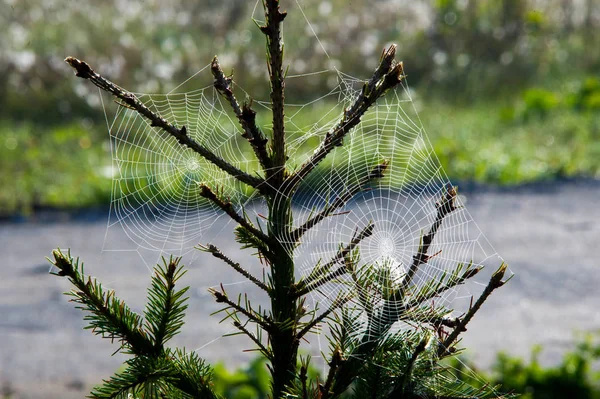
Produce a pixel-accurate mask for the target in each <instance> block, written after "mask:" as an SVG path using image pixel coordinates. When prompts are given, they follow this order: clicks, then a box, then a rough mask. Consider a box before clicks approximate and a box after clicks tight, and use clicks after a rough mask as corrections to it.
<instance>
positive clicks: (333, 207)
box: [291, 160, 389, 242]
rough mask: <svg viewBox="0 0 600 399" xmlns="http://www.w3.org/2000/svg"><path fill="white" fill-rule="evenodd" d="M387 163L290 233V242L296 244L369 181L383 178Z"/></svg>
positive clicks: (382, 164)
mask: <svg viewBox="0 0 600 399" xmlns="http://www.w3.org/2000/svg"><path fill="white" fill-rule="evenodd" d="M388 164H389V162H388V161H387V160H386V161H384V162H383V163H381V164H379V165H377V166H375V167H374V168H373V169H371V171H370V172H369V174H368V175H367V176H365V177H363V178H362V179H360V180H359V181H358V182H357V183H356V184H355V185H353V186H352V187H350V188H348V189H347V190H346V191H345V192H344V193H343V194H342V195H340V196H339V197H337V198H336V199H335V200H334V201H333V202H332V203H331V204H328V205H327V206H326V207H325V208H324V209H323V210H322V211H321V212H319V213H317V214H316V215H315V216H313V217H312V218H310V219H308V220H307V221H306V222H304V224H303V225H302V226H300V227H298V228H297V229H296V230H294V231H292V234H291V242H297V241H298V240H299V239H300V238H301V237H302V235H303V234H304V233H305V232H307V231H308V230H310V229H311V228H313V227H314V226H315V225H317V224H318V223H319V222H321V221H322V220H323V219H325V218H326V217H328V216H331V215H332V214H333V213H334V212H335V211H336V210H338V209H340V208H341V207H343V206H344V205H345V204H346V202H348V201H349V200H350V199H351V198H352V197H354V196H355V195H356V194H357V193H358V192H360V191H362V190H363V189H364V188H365V186H366V185H367V184H369V182H371V180H374V179H379V178H382V177H383V172H384V171H385V170H386V169H387V166H388Z"/></svg>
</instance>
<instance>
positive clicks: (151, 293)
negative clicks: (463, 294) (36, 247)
mask: <svg viewBox="0 0 600 399" xmlns="http://www.w3.org/2000/svg"><path fill="white" fill-rule="evenodd" d="M263 5H264V13H265V24H264V25H263V26H260V27H259V29H260V31H261V32H262V33H263V34H264V35H265V37H266V43H267V64H268V72H269V78H270V97H271V98H270V99H271V105H272V107H271V109H272V133H271V134H270V136H269V137H267V136H266V135H265V134H264V133H263V131H262V130H261V128H260V127H259V126H258V125H257V123H256V119H255V116H256V113H255V111H254V110H253V109H252V106H251V102H246V103H244V104H242V105H240V103H239V102H238V100H237V98H236V96H235V95H234V92H233V89H232V86H233V82H232V78H231V77H230V76H226V75H225V74H224V73H223V70H222V68H221V66H220V64H219V60H218V59H217V58H216V57H215V58H214V59H213V61H212V65H211V67H212V74H213V76H214V87H215V88H216V90H218V92H219V93H220V94H221V95H222V96H223V97H224V98H225V99H226V100H227V102H228V103H229V105H230V106H231V108H232V110H233V112H234V113H235V115H236V116H237V119H238V121H239V124H240V128H241V130H242V136H243V137H244V138H245V139H247V141H248V143H249V145H250V146H251V147H252V149H253V151H254V154H255V155H256V158H257V159H258V161H259V163H260V165H261V169H262V171H260V173H252V174H249V173H246V172H244V171H242V170H240V169H238V168H237V167H236V166H234V165H233V164H231V163H229V162H228V161H227V160H226V159H223V158H222V157H220V156H218V155H216V154H215V153H213V152H212V151H211V150H210V149H209V148H207V147H206V146H205V145H203V143H201V142H198V141H195V140H194V139H193V138H191V137H190V136H189V135H188V134H187V132H186V127H185V126H175V125H173V124H171V123H170V122H168V121H167V120H166V119H164V118H163V117H161V115H158V114H157V113H155V112H153V111H152V110H150V109H149V108H147V107H146V106H145V105H144V104H143V103H142V102H140V101H139V100H138V99H137V98H136V96H135V95H134V94H133V93H130V92H128V91H126V90H124V89H122V88H121V87H119V86H117V85H115V84H113V83H112V82H110V81H109V80H107V79H106V78H104V77H103V76H101V75H100V74H98V73H97V72H95V71H94V70H93V69H92V68H91V67H90V66H89V65H88V64H87V63H86V62H83V61H80V60H78V59H76V58H73V57H68V58H67V59H66V62H67V63H68V64H69V65H70V66H71V67H72V68H73V69H74V70H75V72H76V75H77V76H78V77H80V78H82V79H86V80H89V81H90V82H91V83H93V84H94V85H96V86H97V87H99V88H100V89H102V90H104V91H106V92H108V93H111V94H112V95H113V96H115V97H116V98H117V101H118V103H119V105H121V106H123V107H126V108H129V109H132V110H135V111H136V112H138V113H139V114H140V115H142V116H143V117H145V118H147V119H148V120H149V122H150V123H151V126H154V127H155V128H157V129H162V130H163V131H165V132H167V133H168V134H170V135H171V136H173V137H174V138H175V139H176V140H177V141H178V142H179V143H180V144H181V149H182V150H184V149H185V147H188V148H189V149H191V150H193V151H195V152H196V153H197V154H198V155H199V156H201V157H203V158H205V159H206V160H207V161H209V162H211V163H213V164H214V165H215V166H216V167H218V168H220V169H221V170H223V171H224V172H226V173H228V174H229V175H231V176H233V177H234V178H235V179H237V180H238V181H239V182H241V183H243V184H245V185H248V186H250V187H251V188H252V189H254V190H256V192H257V194H258V195H259V196H260V197H261V198H262V199H264V201H265V202H266V204H267V206H268V214H267V215H266V219H267V224H266V229H264V228H261V226H260V225H258V224H255V223H253V222H252V221H250V220H249V218H247V217H246V215H245V214H244V213H242V214H240V213H238V212H237V211H236V209H235V208H234V206H233V204H232V203H231V202H230V201H229V200H228V199H227V198H223V197H222V196H221V194H220V193H219V190H217V189H216V188H211V187H209V186H208V185H206V184H202V185H201V189H200V194H201V195H202V196H203V197H204V198H206V199H207V200H208V201H211V202H212V203H214V204H215V205H216V206H217V207H218V208H220V209H221V210H222V211H223V212H224V213H226V214H227V215H228V216H229V217H231V218H232V219H233V220H234V221H235V222H236V223H237V228H236V240H237V241H238V242H239V244H240V246H241V247H243V248H253V249H255V250H256V252H257V253H258V255H259V256H260V257H261V258H262V259H263V260H264V261H265V262H266V264H267V265H268V275H267V278H266V280H262V279H259V278H257V277H255V276H253V275H251V274H250V273H249V272H248V271H247V270H246V269H245V268H244V267H243V266H242V265H240V264H238V263H236V262H234V261H232V260H231V259H230V258H229V257H228V256H227V255H225V254H224V253H222V252H221V250H220V249H219V248H217V247H216V246H214V245H207V246H205V247H202V248H201V249H202V250H204V251H206V252H207V253H208V254H210V255H212V256H214V257H216V258H218V259H220V260H222V261H223V262H225V263H226V264H228V265H229V266H231V267H232V268H233V269H234V270H235V271H237V272H238V273H240V274H241V275H243V276H244V277H245V278H247V279H248V280H250V281H251V282H252V283H254V284H255V285H256V286H258V287H259V288H260V289H261V290H262V291H264V294H265V295H268V297H269V298H270V301H271V308H270V309H268V310H262V309H254V308H253V307H252V306H251V304H250V303H249V302H248V301H241V300H237V299H232V298H231V297H230V296H229V295H228V294H227V293H226V292H225V291H224V290H223V289H221V290H212V294H213V296H214V299H215V300H216V301H217V302H218V303H221V304H223V306H224V310H225V311H226V312H227V315H228V318H229V319H230V320H231V321H232V322H233V325H234V326H235V327H236V328H237V329H239V331H240V332H241V333H243V334H245V335H247V336H248V338H249V339H250V340H251V341H252V342H253V345H255V346H256V349H257V350H258V351H260V353H261V354H262V355H263V356H265V357H266V359H267V360H268V367H269V370H270V373H271V377H272V384H271V393H270V397H271V398H287V397H289V398H302V399H308V398H321V399H330V398H339V397H341V396H343V395H344V396H345V397H356V398H363V397H369V398H422V397H431V398H484V397H495V398H497V397H504V396H502V395H499V394H497V393H496V390H495V389H493V388H492V387H488V386H486V387H484V388H478V389H475V388H472V387H470V386H468V385H466V384H463V383H462V382H461V381H459V380H457V379H456V378H455V377H454V376H453V375H452V374H451V373H449V372H448V371H447V370H446V369H445V368H444V367H443V365H442V364H440V362H441V361H442V360H443V359H444V358H446V357H450V356H456V354H457V353H458V352H457V350H456V349H455V345H456V343H457V339H458V337H459V335H460V334H461V333H462V332H463V331H465V330H466V328H465V327H466V325H467V323H469V321H470V320H471V319H472V317H473V315H474V314H475V313H476V312H477V311H478V310H479V308H480V307H481V305H482V304H483V302H484V301H485V300H486V299H487V297H488V296H489V295H490V294H491V293H492V291H494V290H495V289H496V288H499V287H501V286H502V285H503V284H504V283H505V281H504V280H503V278H504V273H505V270H506V265H504V264H502V265H501V266H500V268H499V269H498V270H497V271H496V272H495V273H494V274H493V275H492V277H491V279H490V281H489V283H488V285H487V287H486V288H485V290H484V291H483V293H482V294H481V296H480V297H479V299H477V300H476V301H475V302H474V303H473V304H472V306H471V307H470V309H469V310H468V311H467V312H466V313H465V314H464V315H463V316H462V317H458V318H450V317H449V316H448V315H449V314H450V313H451V310H450V309H447V308H444V307H443V306H431V301H432V299H433V298H436V297H438V296H439V295H441V294H443V293H444V292H445V291H447V290H450V289H452V288H453V287H456V286H457V285H460V284H463V283H464V282H465V281H466V280H467V279H469V278H472V277H473V276H475V275H476V274H477V273H478V272H479V271H480V270H481V267H475V266H472V265H463V264H459V265H458V266H457V268H456V269H455V270H454V271H453V272H451V273H447V274H445V275H444V276H442V277H440V278H438V279H435V280H433V281H431V282H429V283H428V284H426V285H425V286H424V287H421V288H419V291H418V293H416V292H414V291H415V290H416V288H415V284H414V282H413V278H414V277H415V275H416V273H417V272H418V271H419V270H420V269H421V268H424V267H427V262H428V260H429V259H430V257H432V256H434V255H431V254H429V247H430V245H431V243H432V242H433V240H434V239H435V236H436V233H437V231H438V229H439V228H440V226H441V225H442V223H443V221H444V218H445V217H446V216H448V215H449V214H450V213H452V212H453V211H455V210H456V209H457V207H456V206H455V199H456V195H457V193H456V189H455V188H454V187H450V186H449V187H445V188H444V189H443V193H444V194H443V196H442V198H440V199H439V201H438V202H437V203H436V210H437V211H436V212H437V213H436V217H435V221H434V222H433V224H432V225H431V227H430V228H429V230H428V231H426V232H425V234H424V235H423V236H422V237H420V238H419V237H417V239H420V244H419V247H418V251H417V253H415V254H414V256H413V259H412V264H411V265H409V267H408V269H407V272H406V273H405V275H404V276H403V277H402V279H401V281H400V282H395V280H393V279H391V278H389V276H388V278H387V280H386V283H385V284H382V283H381V280H382V278H383V277H382V275H381V269H380V268H379V269H376V268H369V267H364V266H363V267H361V268H358V267H356V265H357V262H358V248H359V246H360V243H361V241H362V240H364V239H365V238H367V237H369V236H371V235H372V234H373V231H374V229H375V228H376V226H375V225H374V224H373V223H371V222H369V223H368V224H367V225H366V226H364V227H360V226H357V230H356V234H355V235H354V237H353V239H352V240H351V241H350V242H348V243H345V244H344V245H342V246H340V249H339V251H338V253H337V254H336V255H335V256H334V257H333V258H332V259H331V260H329V261H328V262H326V263H320V264H318V265H316V266H315V268H314V269H313V271H312V273H311V274H310V275H309V276H308V277H306V278H302V279H299V280H296V278H295V275H294V252H295V249H296V248H297V247H298V246H299V245H300V239H301V237H302V236H303V234H304V233H306V232H307V231H308V230H310V229H312V228H313V227H315V226H316V225H317V224H319V223H320V222H321V221H322V220H324V219H326V218H329V217H332V216H335V214H336V212H337V211H339V210H340V208H342V207H343V206H344V205H345V204H346V203H347V202H348V201H349V200H350V199H352V198H353V197H354V196H355V195H356V194H357V193H359V192H361V191H363V190H365V189H367V188H368V186H369V184H370V183H372V182H373V181H375V180H377V179H380V178H382V177H383V174H384V173H385V171H386V168H387V165H388V162H387V161H385V162H382V163H380V164H376V165H373V166H372V167H371V169H370V171H368V172H367V173H366V174H365V175H364V176H361V177H360V178H359V179H358V181H357V182H355V183H352V184H348V186H347V189H346V191H344V192H343V193H341V194H340V195H339V196H338V197H337V198H334V199H333V200H332V201H330V202H329V203H328V204H326V205H325V206H324V207H323V208H322V209H320V210H317V211H316V212H314V213H313V214H312V215H310V216H309V217H308V219H307V220H304V221H301V222H300V224H299V227H296V228H294V227H293V226H294V224H293V223H292V222H293V212H292V205H291V200H290V198H292V196H293V194H294V193H295V192H296V190H297V189H298V187H299V185H300V184H301V182H303V180H304V179H306V178H307V177H308V176H309V175H310V174H311V173H312V172H313V171H314V170H315V168H316V167H317V165H319V164H320V163H321V161H323V160H324V159H325V158H327V157H328V155H329V154H330V153H331V152H332V151H333V150H334V149H335V148H336V147H338V146H342V145H343V144H344V138H345V137H346V136H347V135H348V134H350V133H351V132H352V131H353V130H354V129H355V127H357V126H358V125H359V124H360V122H361V117H362V116H363V115H364V114H365V113H366V112H367V110H368V109H369V107H371V106H372V105H373V104H374V103H375V102H376V101H377V100H378V99H379V98H381V97H382V96H384V95H385V94H386V92H387V91H389V90H392V89H394V88H395V87H396V86H397V85H398V84H399V83H400V82H401V81H402V80H403V78H404V75H403V68H402V63H400V62H397V61H396V60H395V54H396V46H394V45H392V46H390V47H389V48H387V49H386V50H384V52H383V54H382V56H381V59H380V61H379V65H378V67H377V68H376V69H375V71H374V72H373V75H372V76H371V77H370V78H369V79H368V80H367V81H366V82H365V83H364V87H363V89H362V91H361V92H360V94H359V95H358V96H357V97H356V98H355V99H354V101H353V103H352V104H351V105H350V106H349V107H347V108H346V109H345V110H344V112H343V115H341V117H340V119H339V122H338V123H337V124H336V125H335V126H333V127H332V128H331V129H330V130H329V131H328V132H327V134H326V135H325V137H324V139H323V141H322V142H321V143H320V145H319V146H318V147H317V148H316V149H315V151H314V153H313V154H312V155H311V156H310V159H309V160H308V161H307V162H305V163H303V164H302V165H300V166H299V167H297V168H295V169H290V166H289V165H287V164H286V163H287V158H288V157H287V153H286V150H287V148H286V132H285V126H284V112H285V109H284V108H285V107H284V91H285V73H284V64H283V41H282V34H281V27H282V23H283V21H284V19H285V17H286V13H285V12H283V11H281V10H280V7H279V1H278V0H263ZM290 237H291V239H290ZM52 255H53V260H52V263H53V264H54V265H55V266H56V268H57V269H56V270H57V272H56V273H55V274H57V275H58V276H64V277H67V278H68V279H69V281H70V282H71V283H72V284H73V285H74V289H73V290H72V291H71V292H69V293H68V295H70V296H71V297H72V298H73V299H72V300H73V301H74V302H75V303H77V304H78V306H79V307H80V308H81V309H82V310H84V311H86V312H87V313H88V314H87V315H86V316H85V320H86V321H88V322H89V328H90V329H91V330H92V331H93V332H94V333H95V334H97V335H101V336H102V337H105V338H110V339H111V340H115V341H116V342H118V344H119V345H120V347H119V351H121V352H123V353H125V354H128V355H130V356H131V358H130V359H129V360H128V361H127V364H126V368H125V369H124V370H123V371H121V372H119V373H117V374H115V375H114V376H113V377H112V378H111V379H109V380H108V381H104V382H103V384H102V385H100V386H99V387H97V388H95V389H94V390H93V391H92V392H91V397H93V398H127V397H131V395H133V396H134V397H136V398H138V397H143V398H155V397H156V398H180V397H185V398H187V397H192V398H213V397H216V396H217V395H216V394H215V393H214V391H213V389H212V386H211V368H210V366H209V365H207V364H206V363H205V362H204V361H203V360H202V359H201V358H199V356H198V355H197V354H196V353H195V352H187V351H186V350H185V349H172V348H169V347H167V346H165V344H166V343H167V342H168V341H169V339H171V338H172V337H173V336H174V335H176V334H177V333H178V332H179V330H180V328H181V326H182V325H183V318H184V313H185V310H186V307H187V305H186V299H187V297H186V296H185V294H186V292H187V289H188V287H186V288H183V289H178V288H176V284H177V283H178V281H179V280H180V279H181V277H182V276H183V275H184V273H185V271H184V269H183V266H181V265H180V264H179V263H180V259H179V258H173V257H172V258H170V259H169V260H168V261H167V260H165V261H164V264H163V265H158V266H157V267H156V268H155V272H154V275H153V276H152V281H151V285H150V288H149V290H148V303H147V306H146V309H145V311H144V314H143V316H142V315H138V314H136V313H134V312H133V311H131V310H130V308H129V307H128V306H127V305H126V304H125V303H124V302H123V301H121V300H120V299H118V298H117V297H116V296H115V293H114V292H113V291H104V290H103V288H102V286H101V284H100V283H98V282H97V281H96V280H95V279H93V278H90V277H87V276H85V275H84V270H83V264H80V263H79V260H78V259H74V258H73V257H72V256H71V255H70V252H67V253H65V252H62V251H61V250H59V249H57V250H55V251H54V252H53V254H52ZM376 270H379V272H378V271H376ZM341 277H349V278H350V281H352V287H351V289H350V290H349V292H347V293H345V294H340V296H338V297H337V299H335V300H334V301H333V302H332V304H331V306H330V307H329V308H328V309H326V310H325V311H324V312H323V313H321V314H317V313H316V311H312V312H309V311H306V308H305V306H304V304H305V299H306V296H307V295H308V294H309V293H310V292H312V291H314V290H317V289H319V287H322V286H323V285H325V284H326V283H329V282H332V281H334V280H336V279H339V278H341ZM413 294H414V295H413ZM417 294H418V295H417ZM371 297H377V298H379V299H381V298H383V308H382V309H374V308H373V305H372V304H373V303H374V301H373V299H372V298H371ZM407 298H409V299H410V298H414V299H411V300H407ZM353 299H354V300H353ZM400 305H401V306H400ZM360 314H362V315H366V317H367V320H366V326H365V323H364V322H360V321H359V318H358V316H357V315H360ZM400 320H403V321H410V322H412V324H413V325H417V326H418V327H420V328H415V329H410V330H407V331H400V332H394V331H393V330H392V328H391V327H392V325H393V324H394V323H395V322H397V321H400ZM323 322H327V323H328V324H329V337H328V339H329V342H330V352H329V360H328V365H329V369H328V371H327V373H326V375H325V376H324V377H323V378H322V379H321V380H311V379H310V378H309V376H308V372H307V370H308V367H309V363H310V357H300V356H299V354H298V350H299V347H300V344H301V343H302V341H303V338H304V337H305V336H306V335H307V334H309V333H310V332H311V331H314V329H315V328H316V327H317V326H318V325H320V324H321V323H323ZM250 325H254V326H255V327H256V332H253V331H251V329H250V328H249V326H250Z"/></svg>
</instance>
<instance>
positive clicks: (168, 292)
mask: <svg viewBox="0 0 600 399" xmlns="http://www.w3.org/2000/svg"><path fill="white" fill-rule="evenodd" d="M180 261H181V258H173V257H171V258H170V259H169V263H168V264H167V263H166V260H165V259H164V258H163V263H164V267H162V268H159V267H158V266H157V267H156V268H155V270H154V275H153V276H152V284H151V286H150V289H149V290H148V304H147V305H146V310H145V311H144V315H145V319H146V322H145V326H146V329H147V330H148V332H149V333H150V335H151V336H152V337H153V338H154V350H155V354H159V353H160V352H162V350H163V345H164V343H165V342H167V341H168V340H170V339H171V338H173V337H174V336H175V335H176V334H177V333H179V330H180V329H181V327H182V326H183V324H184V323H183V318H184V316H185V313H184V312H185V310H186V309H187V305H186V304H185V301H186V300H187V297H184V296H183V295H184V294H185V293H186V292H187V290H188V289H189V287H185V288H183V289H181V290H179V291H175V283H176V282H177V280H179V279H180V278H181V277H182V276H183V275H184V274H185V270H183V266H179V262H180Z"/></svg>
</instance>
